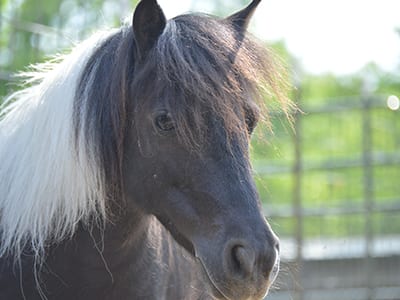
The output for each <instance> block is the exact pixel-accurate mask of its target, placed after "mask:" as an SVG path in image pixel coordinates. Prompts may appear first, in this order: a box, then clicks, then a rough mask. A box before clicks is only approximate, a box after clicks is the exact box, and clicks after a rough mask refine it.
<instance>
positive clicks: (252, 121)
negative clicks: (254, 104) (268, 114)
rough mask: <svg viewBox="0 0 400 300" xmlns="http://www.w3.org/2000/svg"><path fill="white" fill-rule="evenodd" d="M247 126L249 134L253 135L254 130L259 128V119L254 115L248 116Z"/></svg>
mask: <svg viewBox="0 0 400 300" xmlns="http://www.w3.org/2000/svg"><path fill="white" fill-rule="evenodd" d="M246 126H247V131H248V132H249V134H252V133H253V131H254V129H255V128H256V126H257V119H256V117H255V116H254V115H253V114H247V116H246Z"/></svg>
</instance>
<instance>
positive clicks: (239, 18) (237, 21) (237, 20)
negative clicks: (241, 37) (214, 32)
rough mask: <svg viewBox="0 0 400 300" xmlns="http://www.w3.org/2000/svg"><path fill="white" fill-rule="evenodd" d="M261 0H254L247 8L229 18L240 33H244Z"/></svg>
mask: <svg viewBox="0 0 400 300" xmlns="http://www.w3.org/2000/svg"><path fill="white" fill-rule="evenodd" d="M260 2H261V0H253V1H252V2H251V3H250V4H249V5H248V6H247V7H246V8H245V9H242V10H241V11H238V12H237V13H235V14H233V15H231V16H229V17H228V18H227V20H228V21H230V22H231V23H232V24H233V26H235V28H236V29H237V30H238V31H239V32H240V33H244V32H245V31H246V29H247V26H248V25H249V22H250V19H251V17H252V16H253V14H254V12H255V10H256V8H257V6H258V4H260Z"/></svg>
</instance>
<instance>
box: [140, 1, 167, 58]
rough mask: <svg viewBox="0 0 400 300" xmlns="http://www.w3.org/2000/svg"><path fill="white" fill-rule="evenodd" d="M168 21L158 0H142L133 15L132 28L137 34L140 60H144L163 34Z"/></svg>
mask: <svg viewBox="0 0 400 300" xmlns="http://www.w3.org/2000/svg"><path fill="white" fill-rule="evenodd" d="M166 23H167V19H166V18H165V15H164V13H163V11H162V9H161V7H160V6H159V5H158V3H157V1H156V0H142V1H140V3H139V4H138V6H137V7H136V9H135V12H134V14H133V21H132V27H133V32H134V34H135V42H136V48H137V51H138V54H139V59H140V60H144V59H145V58H146V56H147V54H148V53H149V51H150V50H151V49H152V48H153V47H154V45H155V43H156V42H157V40H158V38H159V37H160V35H161V34H162V33H163V31H164V28H165V25H166Z"/></svg>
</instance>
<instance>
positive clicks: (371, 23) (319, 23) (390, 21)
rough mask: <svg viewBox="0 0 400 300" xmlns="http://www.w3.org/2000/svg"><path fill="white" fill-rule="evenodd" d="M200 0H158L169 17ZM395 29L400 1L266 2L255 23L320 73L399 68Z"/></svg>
mask: <svg viewBox="0 0 400 300" xmlns="http://www.w3.org/2000/svg"><path fill="white" fill-rule="evenodd" d="M197 1H201V0H197ZM197 1H195V0H159V3H160V5H161V6H162V8H163V9H164V11H165V13H166V15H167V17H168V18H170V17H174V16H175V15H177V14H181V13H183V12H187V11H188V10H189V9H190V8H191V5H192V2H193V3H195V2H197ZM249 2H250V0H249ZM196 4H197V3H196ZM196 6H197V5H196ZM238 9H240V8H238ZM205 12H207V11H205ZM396 28H398V29H399V30H400V0H264V1H262V2H261V4H260V6H259V9H258V10H257V12H256V14H255V16H254V20H253V22H252V25H251V31H252V32H254V33H255V34H256V35H257V36H258V37H260V38H262V39H265V40H267V41H276V40H284V41H285V43H286V45H287V47H288V48H289V51H290V52H291V53H292V54H294V55H295V56H296V57H297V58H298V59H299V60H300V61H301V63H302V66H303V67H304V68H305V69H306V70H307V71H309V72H312V73H316V74H318V73H323V72H334V73H336V74H349V73H354V72H357V71H358V70H359V69H361V68H362V67H363V66H364V65H365V64H367V63H369V62H375V63H377V64H378V65H379V66H381V67H382V68H383V69H385V70H388V71H390V70H393V69H395V68H397V69H399V67H400V34H397V33H396V32H395V29H396Z"/></svg>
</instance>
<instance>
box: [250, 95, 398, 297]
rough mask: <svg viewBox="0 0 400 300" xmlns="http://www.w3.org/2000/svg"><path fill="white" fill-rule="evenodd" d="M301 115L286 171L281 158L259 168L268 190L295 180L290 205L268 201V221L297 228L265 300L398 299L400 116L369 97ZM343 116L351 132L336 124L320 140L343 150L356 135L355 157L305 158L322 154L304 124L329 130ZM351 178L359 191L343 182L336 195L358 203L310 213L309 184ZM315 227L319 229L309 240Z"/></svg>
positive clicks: (285, 242)
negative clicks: (279, 180) (315, 151)
mask: <svg viewBox="0 0 400 300" xmlns="http://www.w3.org/2000/svg"><path fill="white" fill-rule="evenodd" d="M300 105H301V101H300ZM302 110H303V111H304V114H300V113H299V114H298V115H297V116H296V120H295V134H292V141H291V143H292V148H293V157H291V158H289V159H287V161H288V163H286V164H285V158H281V159H280V161H279V164H278V165H279V167H276V165H277V164H276V161H273V162H272V164H273V166H272V167H271V165H269V164H268V163H264V164H258V165H257V167H256V170H257V173H258V176H264V178H265V179H264V180H265V181H266V184H267V185H268V181H269V180H270V181H273V180H274V178H275V177H277V176H282V175H285V176H290V177H291V180H290V181H289V183H290V184H287V189H289V190H290V199H289V200H288V201H286V202H285V201H282V202H283V203H284V205H283V206H282V205H279V204H278V205H276V204H275V205H272V206H271V205H269V204H268V202H269V200H268V199H264V200H265V201H264V203H266V204H265V214H266V215H267V216H268V218H269V219H270V221H271V223H272V224H273V225H275V226H276V227H277V231H278V232H279V229H280V227H279V225H280V224H282V223H285V222H290V223H291V224H292V226H291V231H286V232H284V233H283V234H282V235H281V240H282V261H283V262H282V265H283V267H282V271H281V273H280V276H279V277H278V280H277V283H276V286H275V289H273V291H272V292H271V293H270V295H269V296H268V297H267V299H270V300H280V299H282V300H283V299H296V300H313V299H318V300H324V299H326V300H328V299H329V300H337V299H341V300H358V299H360V300H373V299H374V300H384V299H385V300H388V299H392V300H394V299H400V229H399V228H400V227H399V226H400V223H399V221H400V189H399V187H398V186H399V184H400V151H399V150H400V111H393V110H390V109H389V108H388V107H387V105H386V97H383V96H382V97H380V96H373V95H367V94H364V95H362V96H360V97H356V98H353V99H349V98H346V99H330V100H329V101H324V104H323V105H320V106H318V107H315V106H314V107H305V106H303V107H302ZM346 114H347V115H350V119H351V120H350V122H351V124H347V125H346V122H345V120H343V122H342V124H339V123H335V122H333V123H332V122H331V124H329V126H325V127H324V126H321V128H320V131H321V134H320V136H321V135H322V136H324V137H323V138H322V139H332V140H333V141H337V143H340V142H341V141H340V139H341V136H346V134H349V133H348V131H350V130H351V129H350V127H352V128H353V129H354V128H356V129H355V130H356V131H357V133H358V135H359V140H360V141H359V143H358V144H359V147H358V149H356V148H355V149H353V151H349V152H354V153H346V149H344V151H343V153H341V155H335V154H334V155H330V154H329V153H324V152H323V151H321V149H320V153H321V155H320V157H319V158H318V159H315V158H314V157H312V156H307V154H306V153H305V152H307V150H306V149H307V147H311V146H312V144H313V143H315V144H316V145H315V147H317V148H318V147H320V146H319V145H318V141H312V140H311V141H310V140H309V139H308V136H309V135H311V136H315V133H314V134H313V133H312V132H311V133H310V131H315V130H316V129H315V128H310V126H309V124H307V122H312V121H311V120H312V119H313V118H315V117H318V118H321V120H325V122H329V121H326V120H327V119H329V118H334V119H335V120H340V119H341V117H343V115H346ZM313 126H320V124H319V123H318V122H316V123H313ZM337 127H339V129H338V128H337ZM283 134H284V135H287V134H288V132H284V133H283ZM350 135H351V134H350ZM279 138H280V137H277V139H279ZM350 139H352V137H351V136H350ZM348 141H349V138H347V142H348ZM345 142H346V141H345ZM310 143H311V146H310ZM356 144H357V143H356ZM344 148H346V147H345V146H344ZM347 150H348V149H347ZM333 152H335V151H333ZM349 170H350V172H353V173H354V174H356V175H354V176H355V177H358V180H356V181H355V182H356V184H354V183H353V184H352V186H346V182H344V183H342V186H340V187H339V188H338V189H342V190H346V189H349V192H348V193H347V194H349V197H351V195H359V196H358V197H359V199H351V198H347V199H346V198H342V199H334V198H335V195H333V196H332V197H331V198H332V199H333V200H334V201H332V202H334V203H331V202H329V201H327V202H328V203H322V204H319V205H318V204H316V205H314V204H311V205H310V201H307V200H308V198H313V197H314V195H312V194H311V193H312V191H310V190H309V189H308V187H309V186H310V184H311V185H312V184H313V183H312V182H311V183H310V182H309V181H310V180H311V181H312V180H313V178H315V176H318V174H319V175H321V176H326V178H330V179H332V178H333V179H332V180H335V176H336V177H339V178H340V177H341V175H343V174H345V173H346V172H349ZM350 176H351V175H350ZM343 177H344V180H347V178H348V177H346V176H345V175H343ZM382 177H384V178H382ZM349 181H352V179H349ZM317 184H318V183H317ZM329 184H330V183H327V185H329ZM352 189H353V190H357V192H354V193H353V192H352V191H351V190H352ZM339 194H340V193H339ZM345 194H346V193H345ZM279 196H280V195H279V193H278V194H273V195H271V196H270V197H279ZM317 197H318V196H317ZM328 198H329V197H328ZM325 200H326V199H325ZM330 220H333V221H334V222H330ZM346 223H348V225H347V227H346V228H345V230H342V232H341V233H340V234H335V233H334V234H332V232H334V231H335V228H333V230H325V228H326V227H329V226H335V225H336V226H337V224H346ZM356 223H358V225H357V224H356ZM360 225H361V226H360ZM310 226H313V227H319V228H318V230H315V228H313V230H311V232H310V228H309V227H310Z"/></svg>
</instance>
